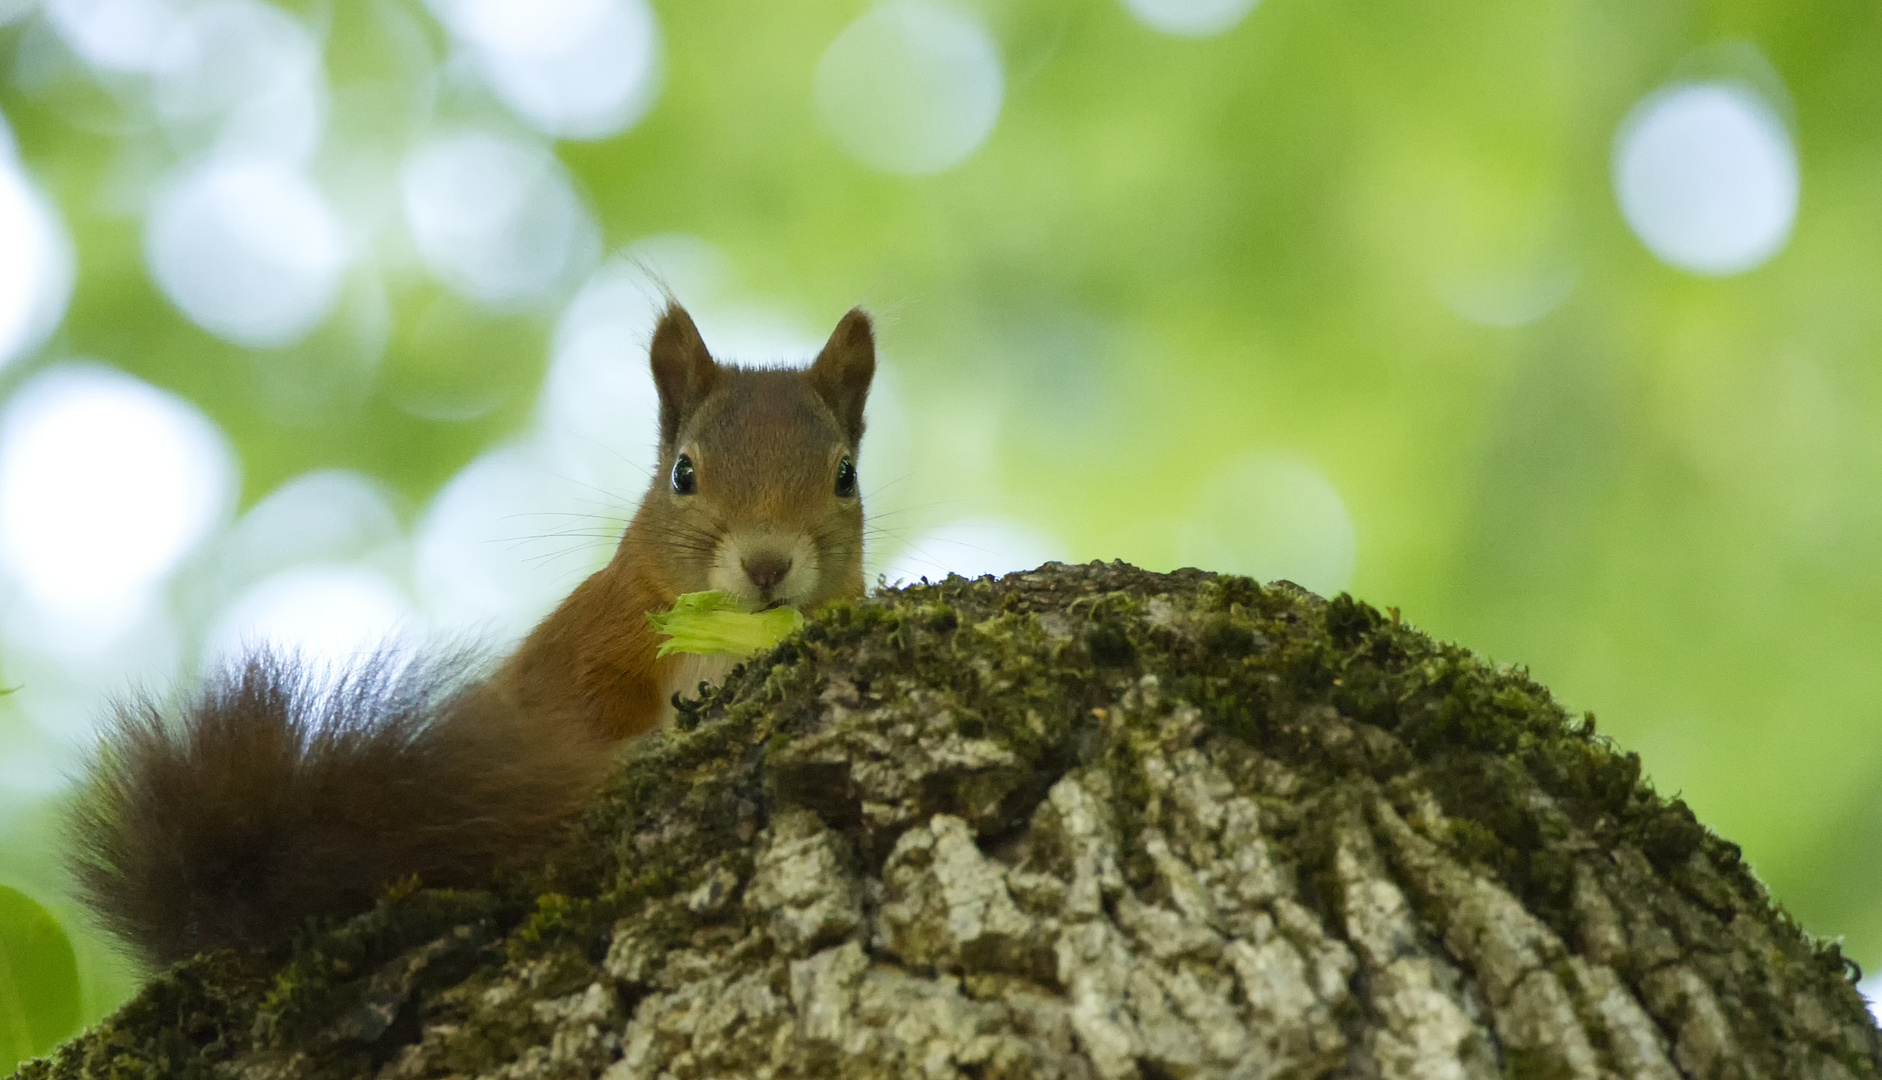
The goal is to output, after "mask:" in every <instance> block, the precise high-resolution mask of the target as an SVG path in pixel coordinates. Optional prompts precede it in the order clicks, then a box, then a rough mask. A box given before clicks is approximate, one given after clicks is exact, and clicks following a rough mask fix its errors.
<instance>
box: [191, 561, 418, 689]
mask: <svg viewBox="0 0 1882 1080" xmlns="http://www.w3.org/2000/svg"><path fill="white" fill-rule="evenodd" d="M414 618H415V616H414V613H413V607H412V603H411V601H410V600H409V599H407V597H406V595H405V592H404V590H403V589H401V588H400V587H399V585H398V583H397V582H396V581H394V580H392V578H391V577H390V576H388V575H387V574H386V573H384V572H383V571H379V570H375V569H372V568H369V567H363V566H348V565H343V564H314V565H309V566H299V567H295V568H293V569H290V570H284V571H282V572H281V573H278V574H275V575H273V576H271V577H268V578H266V579H264V580H263V581H261V582H259V583H257V584H256V585H254V586H253V587H252V588H250V589H248V590H247V591H245V592H243V593H242V594H241V595H240V596H238V597H237V598H236V599H235V600H234V602H233V603H231V604H230V605H229V606H228V608H227V609H226V610H225V611H223V612H222V614H221V615H219V616H218V617H217V618H216V620H215V622H214V624H213V626H212V628H211V630H210V631H209V633H208V635H207V637H206V641H205V645H204V649H203V659H204V665H205V666H206V667H212V666H215V665H217V664H219V663H226V662H227V661H229V660H232V659H235V658H237V657H240V656H241V655H243V654H244V653H246V652H249V651H251V650H254V649H257V648H267V649H271V650H274V651H276V652H279V653H284V654H291V655H297V656H301V657H304V658H306V659H308V660H311V661H314V662H315V663H316V664H327V665H332V664H336V663H342V662H344V661H347V660H349V659H354V658H357V657H359V656H361V655H363V654H365V653H368V652H370V651H371V650H373V649H374V648H375V647H377V646H379V645H381V644H384V643H386V642H388V641H392V640H394V639H395V638H396V637H397V636H398V634H399V632H400V631H401V630H404V629H406V628H408V627H409V626H411V625H412V623H413V621H414Z"/></svg>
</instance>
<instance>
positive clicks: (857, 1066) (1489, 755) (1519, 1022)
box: [23, 563, 1882, 1080]
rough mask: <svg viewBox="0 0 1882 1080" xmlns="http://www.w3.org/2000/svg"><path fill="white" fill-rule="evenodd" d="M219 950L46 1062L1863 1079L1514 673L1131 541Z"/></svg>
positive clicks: (787, 657) (1699, 835) (787, 685)
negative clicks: (563, 843) (317, 913)
mask: <svg viewBox="0 0 1882 1080" xmlns="http://www.w3.org/2000/svg"><path fill="white" fill-rule="evenodd" d="M418 884H420V883H408V884H407V885H405V886H402V887H401V888H399V889H395V890H393V891H392V892H391V893H389V894H388V895H387V896H386V897H385V898H384V899H383V900H382V901H381V902H380V903H379V905H378V906H377V907H376V908H375V909H374V910H373V911H371V912H369V913H366V914H364V915H362V916H361V917H359V918H357V919H354V920H352V921H351V922H349V923H346V924H344V925H342V926H339V927H335V928H316V929H312V930H310V931H309V932H308V933H307V934H305V935H303V937H302V938H301V940H300V941H299V942H298V943H297V944H296V946H295V949H294V951H293V953H292V955H291V956H287V957H265V956H253V955H236V954H231V953H223V954H217V955H214V956H208V957H199V958H197V959H195V960H192V961H189V962H186V963H185V964H183V965H180V966H179V967H177V968H174V969H171V970H170V971H169V972H167V973H165V974H164V975H162V976H160V977H159V978H157V979H156V980H154V981H153V982H152V983H151V984H150V986H149V987H147V988H146V989H145V991H144V992H143V993H142V994H140V995H139V997H138V998H136V999H134V1000H133V1001H132V1002H131V1003H130V1004H129V1005H127V1006H126V1007H125V1009H124V1010H123V1011H122V1012H121V1013H120V1014H119V1015H118V1016H116V1017H114V1018H112V1019H111V1020H109V1021H107V1022H106V1023H105V1024H103V1025H101V1026H100V1027H99V1028H97V1029H94V1030H93V1031H91V1032H88V1033H86V1034H85V1035H83V1036H81V1037H80V1038H78V1039H76V1040H74V1041H73V1042H72V1043H70V1044H68V1045H67V1046H65V1047H64V1048H62V1049H61V1050H60V1051H59V1052H58V1053H57V1054H55V1055H54V1056H53V1057H52V1058H50V1059H48V1060H47V1061H43V1062H38V1063H33V1064H30V1065H28V1066H27V1067H26V1070H25V1072H24V1073H23V1075H24V1076H26V1077H31V1078H35V1080H38V1078H51V1077H71V1076H89V1075H96V1076H104V1075H111V1076H140V1075H147V1076H158V1075H164V1076H168V1075H200V1076H220V1077H246V1078H254V1080H262V1078H276V1077H279V1078H287V1077H327V1076H333V1077H338V1076H373V1075H376V1076H379V1077H383V1078H386V1080H393V1078H409V1080H419V1078H424V1077H445V1076H466V1077H468V1076H477V1077H490V1078H498V1077H503V1078H512V1080H523V1078H533V1077H596V1076H600V1077H606V1078H607V1080H706V1078H716V1077H728V1078H729V1077H741V1078H746V1077H750V1078H780V1080H781V1078H792V1077H826V1078H841V1080H863V1078H884V1080H887V1078H904V1077H906V1078H917V1077H919V1078H924V1080H927V1078H934V1080H940V1078H963V1080H965V1078H972V1080H1021V1078H1035V1077H1036V1078H1042V1080H1045V1078H1065V1080H1192V1078H1194V1080H1202V1078H1224V1080H1315V1078H1320V1077H1353V1078H1367V1080H1371V1078H1377V1080H1427V1078H1429V1080H1490V1078H1495V1077H1511V1078H1531V1077H1533V1078H1538V1080H1582V1078H1588V1080H1594V1078H1606V1077H1630V1078H1631V1077H1639V1078H1647V1080H1676V1078H1706V1080H1713V1078H1718V1080H1729V1078H1746V1080H1749V1078H1755V1077H1799V1078H1803V1077H1812V1078H1817V1077H1820V1078H1824V1080H1854V1078H1858V1077H1875V1076H1877V1075H1878V1072H1879V1071H1882V1070H1879V1068H1878V1066H1879V1065H1882V1039H1879V1038H1878V1034H1877V1032H1876V1029H1875V1026H1874V1024H1873V1022H1872V1021H1871V1020H1870V1018H1869V1014H1868V1012H1867V1010H1866V1009H1865V1007H1864V1005H1863V1002H1862V1001H1861V999H1860V997H1859V996H1858V995H1857V993H1856V992H1855V989H1854V987H1853V986H1852V984H1851V978H1850V974H1849V971H1848V968H1849V965H1847V964H1846V963H1845V961H1844V960H1843V958H1842V957H1841V956H1840V954H1839V952H1838V951H1837V949H1836V947H1835V946H1834V945H1831V944H1824V943H1820V942H1816V941H1813V940H1812V939H1810V938H1809V937H1808V935H1806V934H1804V933H1803V932H1802V931H1801V930H1800V929H1799V928H1798V927H1797V926H1796V925H1795V923H1793V922H1792V921H1791V920H1790V919H1789V918H1788V917H1787V916H1786V915H1785V914H1784V913H1783V911H1782V910H1781V909H1779V908H1777V907H1775V906H1774V905H1773V904H1772V903H1771V901H1770V899H1769V898H1768V896H1767V895H1766V894H1765V891H1764V889H1763V888H1762V886H1761V885H1760V884H1759V883H1758V881H1757V880H1756V878H1755V877H1754V876H1753V875H1752V873H1751V872H1750V870H1749V868H1747V867H1746V866H1745V865H1744V863H1743V862H1742V861H1741V860H1740V858H1739V855H1738V851H1737V849H1736V848H1735V847H1733V845H1731V844H1730V843H1728V842H1726V841H1724V840H1722V839H1720V838H1719V837H1717V836H1715V835H1713V834H1712V833H1710V832H1709V831H1707V830H1706V829H1704V828H1703V827H1702V826H1700V825H1699V824H1698V823H1697V822H1695V821H1694V820H1693V817H1692V814H1691V813H1690V811H1688V810H1687V809H1686V807H1685V806H1684V805H1682V804H1680V803H1679V802H1677V801H1668V800H1664V799H1661V798H1660V797H1658V796H1657V795H1655V794H1654V793H1653V791H1652V790H1651V789H1650V788H1649V787H1648V786H1647V785H1646V784H1645V783H1644V782H1643V781H1642V780H1641V776H1640V765H1639V761H1638V759H1637V758H1635V757H1633V756H1632V755H1629V754H1622V753H1620V752H1618V751H1617V750H1615V749H1614V748H1613V747H1612V746H1611V745H1610V744H1608V743H1607V742H1606V741H1605V740H1604V739H1603V738H1601V737H1600V736H1598V735H1597V734H1596V733H1595V731H1594V725H1593V721H1592V719H1591V718H1586V717H1584V718H1574V717H1570V716H1569V715H1567V714H1566V713H1565V712H1564V711H1563V710H1562V709H1561V708H1560V707H1559V706H1558V705H1556V704H1555V703H1554V702H1553V700H1552V699H1551V698H1550V697H1549V695H1548V693H1547V692H1546V691H1545V690H1544V689H1543V688H1541V687H1540V686H1538V685H1536V684H1535V683H1533V682H1531V681H1530V680H1529V679H1528V678H1527V677H1526V675H1525V674H1523V673H1522V672H1520V671H1516V670H1510V669H1503V668H1496V667H1493V666H1491V665H1489V664H1486V663H1484V662H1483V661H1481V660H1479V659H1477V658H1475V657H1473V656H1471V655H1470V654H1469V653H1467V652H1465V651H1464V650H1462V649H1459V648H1456V647H1454V646H1448V645H1444V644H1442V643H1438V642H1435V641H1432V640H1431V639H1430V638H1428V637H1425V636H1424V635H1422V634H1419V633H1417V632H1416V631H1414V630H1412V629H1411V628H1410V627H1408V626H1405V625H1403V624H1402V623H1401V622H1400V621H1399V620H1398V618H1397V616H1396V614H1395V613H1394V614H1393V615H1392V616H1391V617H1388V616H1386V615H1382V614H1381V613H1379V612H1377V611H1375V610H1373V609H1372V608H1370V607H1367V606H1366V605H1364V604H1360V603H1357V602H1355V601H1353V600H1351V599H1350V598H1348V597H1344V596H1342V597H1339V598H1336V599H1334V600H1332V601H1322V600H1320V599H1319V598H1317V597H1314V596H1312V595H1311V594H1308V593H1305V592H1304V591H1302V590H1299V589H1296V588H1294V587H1292V586H1289V585H1286V584H1285V583H1280V584H1277V585H1272V586H1267V587H1263V586H1260V585H1258V584H1256V583H1255V582H1252V581H1249V580H1247V579H1242V578H1232V577H1226V576H1217V575H1213V574H1206V573H1202V572H1198V571H1179V572H1177V573H1175V574H1169V575H1160V574H1152V573H1147V572H1144V571H1140V570H1136V569H1134V568H1131V567H1128V566H1125V565H1123V564H1120V563H1111V564H1098V563H1094V564H1090V565H1087V566H1071V567H1068V566H1060V565H1057V564H1048V565H1047V566H1045V567H1042V568H1041V569H1040V570H1037V571H1034V572H1031V573H1025V574H1015V575H1010V576H1009V577H1007V578H1006V579H1004V580H1001V581H997V582H996V581H993V580H991V579H980V580H977V581H972V582H969V581H963V580H961V579H958V578H950V579H948V580H947V581H945V582H941V583H938V584H931V585H922V586H916V587H911V588H908V589H905V590H900V591H895V592H889V593H885V594H882V595H880V596H878V597H875V598H872V599H870V600H868V601H865V602H862V603H859V604H856V605H848V606H839V607H837V608H834V609H832V610H830V611H828V612H826V613H825V614H823V615H822V616H820V617H819V618H818V619H816V620H814V621H813V622H812V623H811V625H810V626H808V627H807V628H806V630H805V631H804V633H803V634H802V635H800V636H799V637H798V638H796V639H793V640H792V641H789V642H786V643H785V644H784V645H782V646H780V647H779V648H778V649H777V650H776V651H775V652H773V653H772V654H771V655H769V656H768V657H766V658H764V659H763V660H762V661H760V662H755V663H752V664H748V665H746V666H745V667H743V668H741V669H739V670H737V671H735V672H734V673H733V675H732V676H731V677H730V678H729V679H728V680H727V682H726V683H725V685H724V686H723V687H721V688H720V689H719V690H717V691H716V692H715V693H713V694H712V695H711V696H710V697H709V698H708V699H706V700H705V701H704V702H703V703H701V704H700V706H699V707H697V708H695V709H691V710H688V711H686V712H684V713H683V714H682V716H681V720H680V723H679V726H678V728H677V729H676V730H675V731H673V732H670V733H667V734H665V735H662V736H659V737H657V738H653V739H649V740H645V741H643V742H641V743H639V744H637V745H635V746H633V747H632V748H631V749H630V751H629V752H628V754H627V755H626V760H625V761H624V763H623V767H622V770H621V773H620V775H619V779H618V781H617V782H616V783H615V785H614V786H613V788H612V789H611V791H610V793H609V794H608V796H607V797H606V798H605V799H604V800H603V801H602V803H601V804H600V805H598V806H597V807H595V808H594V810H593V811H592V812H591V813H590V814H588V816H587V817H586V818H584V819H583V820H582V821H581V822H580V823H579V824H578V825H577V826H575V827H574V828H573V829H572V830H571V837H570V842H569V844H568V845H567V847H566V849H565V851H564V852H563V853H562V854H561V855H560V856H558V858H557V859H556V860H555V861H554V862H553V863H552V864H550V865H547V866H544V867H541V868H539V869H536V870H533V871H531V872H530V873H527V874H523V875H519V876H515V877H513V878H510V879H506V880H504V881H501V882H497V883H494V884H493V886H492V887H491V888H490V889H488V890H484V891H475V892H464V891H459V892H446V891H438V890H425V889H420V888H418V887H417V885H418Z"/></svg>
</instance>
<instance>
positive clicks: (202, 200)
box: [144, 157, 347, 348]
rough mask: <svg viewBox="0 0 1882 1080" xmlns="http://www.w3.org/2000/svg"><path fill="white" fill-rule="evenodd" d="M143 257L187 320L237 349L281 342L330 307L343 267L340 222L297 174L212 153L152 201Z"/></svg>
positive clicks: (312, 323)
mask: <svg viewBox="0 0 1882 1080" xmlns="http://www.w3.org/2000/svg"><path fill="white" fill-rule="evenodd" d="M144 255H145V259H146V260H147V262H148V263H149V266H150V273H151V277H152V278H153V279H154V280H155V281H156V283H157V286H158V288H159V289H161V290H162V291H163V294H164V296H166V297H168V298H169V300H170V302H171V303H173V304H175V305H176V306H177V308H178V310H180V311H182V312H183V314H184V315H186V316H188V317H189V319H190V321H192V322H194V323H196V324H197V325H198V326H201V327H202V328H203V329H204V330H207V331H209V332H210V333H212V334H214V335H216V336H217V337H219V338H222V339H223V340H225V341H229V342H233V343H234V344H237V345H245V346H249V347H254V348H269V347H278V346H283V345H290V344H293V343H294V342H296V341H298V340H300V339H301V338H303V337H305V336H306V335H307V334H308V333H309V332H310V331H312V330H313V329H314V328H315V327H316V326H318V325H320V324H321V323H322V322H323V321H324V320H325V319H326V317H327V315H328V314H329V313H330V312H331V311H332V310H333V305H334V301H335V300H336V299H337V298H338V296H339V291H340V279H341V276H342V275H343V274H344V272H345V270H346V262H347V257H346V249H345V245H344V242H343V238H342V235H341V230H340V222H339V219H338V217H337V216H336V215H335V214H334V212H333V209H332V207H331V206H329V205H328V203H327V200H326V198H325V197H324V196H323V195H322V194H321V192H320V190H319V189H318V188H316V187H315V186H314V184H313V182H312V181H310V180H309V179H307V177H306V176H305V175H303V174H302V173H300V172H299V171H297V170H295V169H293V168H291V167H288V166H286V165H283V164H281V163H280V162H277V161H273V160H269V159H266V158H239V157H212V158H210V159H209V160H207V161H204V162H201V163H199V164H197V165H196V166H195V167H193V168H189V169H187V170H185V171H184V172H183V173H182V175H180V176H178V177H177V178H175V179H174V180H173V181H172V182H171V183H170V184H169V185H168V186H167V187H166V188H165V189H164V190H163V192H162V193H161V194H160V195H159V196H158V198H157V201H156V203H155V205H154V206H152V208H151V212H150V218H149V220H148V221H147V222H146V224H145V230H144Z"/></svg>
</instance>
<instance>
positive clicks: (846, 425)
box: [810, 308, 876, 445]
mask: <svg viewBox="0 0 1882 1080" xmlns="http://www.w3.org/2000/svg"><path fill="white" fill-rule="evenodd" d="M875 375H876V335H875V331H874V330H872V329H871V327H870V324H869V315H868V313H867V312H865V311H864V310H863V309H862V308H851V309H850V311H849V314H847V315H845V316H843V321H842V322H839V323H837V324H836V330H835V331H834V332H832V333H831V334H830V340H829V341H828V342H825V343H824V346H823V351H822V352H820V353H818V354H817V362H816V363H814V364H812V365H810V385H811V387H812V388H813V389H815V390H816V391H817V396H819V397H821V398H823V400H824V403H825V404H827V405H829V406H830V411H831V412H833V413H835V414H836V419H837V423H839V424H841V425H842V426H843V433H844V434H845V435H847V436H848V437H849V440H850V443H851V444H852V445H854V444H856V443H860V442H861V441H862V437H863V402H864V400H865V399H867V398H868V397H869V381H870V380H871V379H873V378H875Z"/></svg>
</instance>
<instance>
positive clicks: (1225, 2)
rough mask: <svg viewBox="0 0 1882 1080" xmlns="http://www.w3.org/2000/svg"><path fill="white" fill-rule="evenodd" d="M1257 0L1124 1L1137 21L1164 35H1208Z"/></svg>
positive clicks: (1228, 25) (1230, 24)
mask: <svg viewBox="0 0 1882 1080" xmlns="http://www.w3.org/2000/svg"><path fill="white" fill-rule="evenodd" d="M1257 2H1258V0H1124V6H1125V7H1126V8H1129V9H1130V13H1131V14H1132V15H1135V16H1136V17H1137V21H1139V22H1141V23H1143V24H1144V25H1145V26H1148V27H1150V28H1151V29H1152V30H1159V31H1162V32H1163V33H1165V34H1175V35H1178V36H1180V37H1209V36H1211V35H1213V34H1220V33H1222V32H1223V31H1224V30H1228V29H1231V28H1232V27H1234V26H1235V24H1237V23H1239V22H1241V21H1242V20H1243V19H1245V18H1247V17H1248V13H1249V12H1251V11H1253V10H1255V4H1256V3H1257Z"/></svg>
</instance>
